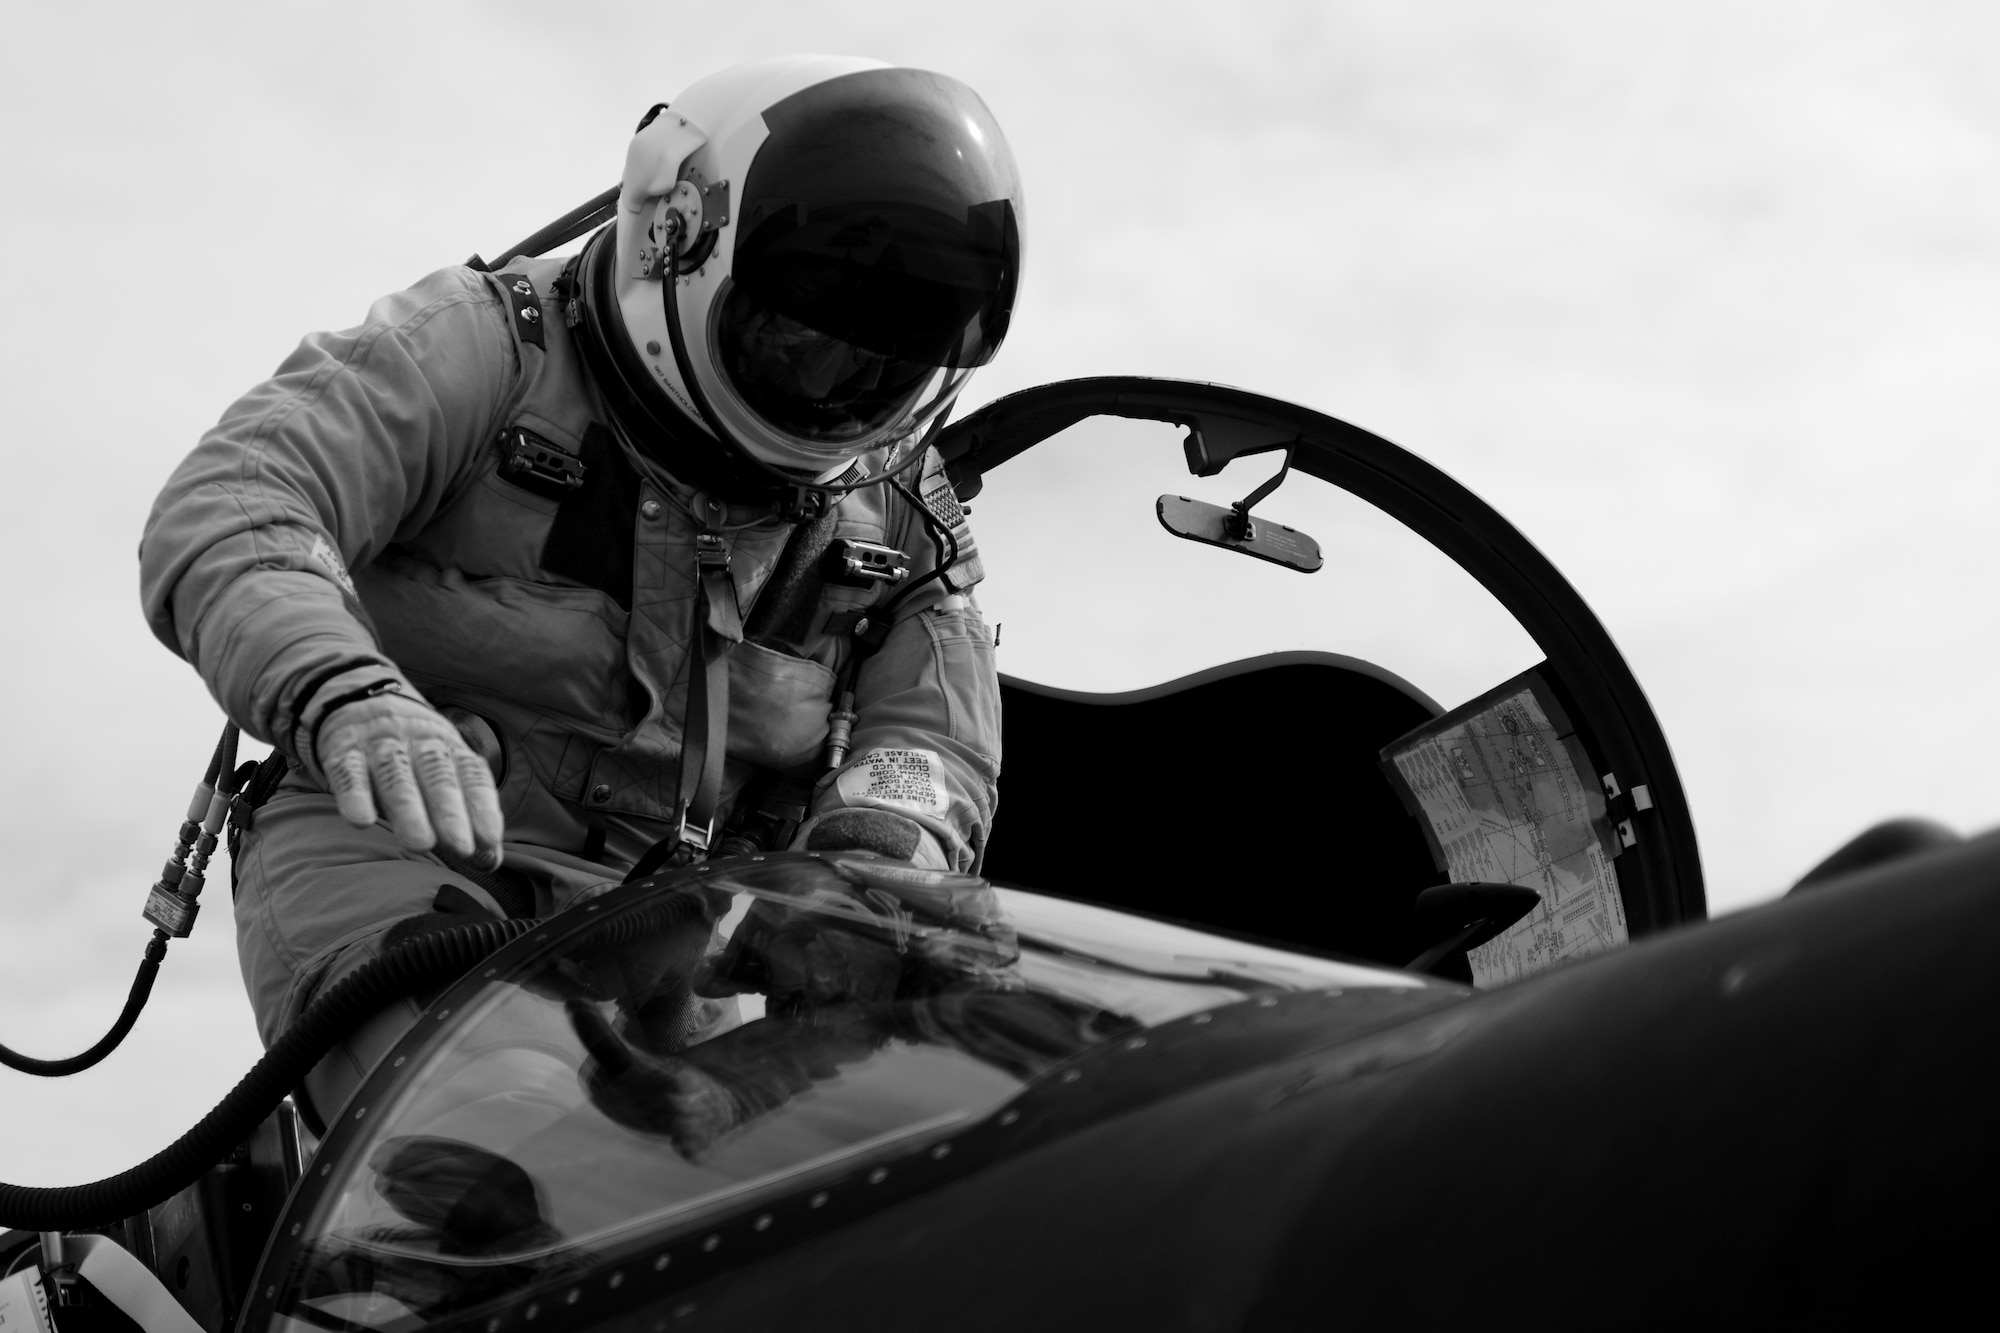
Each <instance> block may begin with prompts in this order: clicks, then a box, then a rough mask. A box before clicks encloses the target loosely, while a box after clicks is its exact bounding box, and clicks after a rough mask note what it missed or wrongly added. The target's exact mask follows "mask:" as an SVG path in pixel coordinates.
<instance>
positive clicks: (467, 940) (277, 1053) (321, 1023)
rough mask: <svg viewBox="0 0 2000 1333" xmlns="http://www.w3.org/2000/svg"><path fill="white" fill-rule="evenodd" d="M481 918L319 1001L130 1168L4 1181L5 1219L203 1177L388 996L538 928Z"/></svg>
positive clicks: (374, 964)
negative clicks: (90, 1177)
mask: <svg viewBox="0 0 2000 1333" xmlns="http://www.w3.org/2000/svg"><path fill="white" fill-rule="evenodd" d="M541 924H542V922H541V921H540V920H518V921H481V922H476V923H474V924H472V925H465V926H452V927H450V928H448V929H445V930H438V931H433V932H431V933H430V934H427V935H418V936H415V937H413V938H411V939H409V940H408V941H406V942H404V943H403V944H400V945H398V946H397V947H396V948H394V949H391V950H390V951H389V952H387V953H385V954H383V955H382V956H381V957H379V958H375V959H372V960H370V961H369V963H368V964H367V965H366V966H364V967H363V968H361V969H360V970H359V971H357V972H355V973H354V974H353V975H351V976H349V977H347V978H345V979H344V980H342V981H341V982H340V983H338V984H337V985H335V986H334V987H333V989H331V990H329V991H328V992H327V993H326V994H324V995H322V996H320V997H319V998H318V999H316V1000H314V1001H313V1002H312V1003H311V1004H310V1005H308V1006H307V1007H306V1011H305V1012H304V1013H303V1014H301V1015H299V1018H298V1021H297V1022H295V1023H293V1024H292V1026H291V1027H290V1028H288V1029H286V1031H285V1034H284V1036H282V1037H280V1038H278V1040H277V1042H276V1043H275V1044H274V1045H272V1047H271V1049H269V1050H268V1051H266V1052H264V1055H263V1058H262V1059H260V1060H258V1061H257V1063H256V1064H254V1065H252V1066H251V1067H250V1072H249V1073H247V1074H245V1075H244V1076H243V1078H242V1080H241V1081H240V1082H239V1083H237V1085H236V1086H235V1087H234V1088H232V1089H230V1091H229V1095H228V1096H226V1097H224V1098H223V1099H222V1100H221V1101H220V1102H219V1103H217V1104H216V1107H215V1109H214V1110H212V1111H210V1112H209V1113H208V1114H207V1115H205V1116H203V1117H202V1118H201V1120H200V1121H199V1122H197V1123H196V1125H195V1127H194V1128H193V1129H190V1130H189V1131H188V1132H187V1133H185V1134H183V1135H181V1136H180V1138H178V1139H176V1140H175V1141H174V1142H173V1143H171V1144H169V1145H168V1146H167V1147H165V1148H163V1149H161V1150H160V1151H159V1152H157V1153H155V1154H154V1155H153V1156H152V1157H150V1158H148V1159H147V1160H145V1161H143V1162H141V1163H139V1165H137V1166H135V1167H133V1168H132V1169H131V1170H129V1171H121V1172H120V1173H119V1174H117V1175H115V1176H106V1177H105V1178H104V1179H102V1180H96V1181H92V1182H91V1183H89V1184H87V1185H62V1186H33V1185H8V1184H0V1226H8V1227H19V1228H20V1229H21V1230H23V1231H75V1230H80V1229H82V1228H85V1227H93V1226H102V1225H104V1224H106V1223H108V1222H115V1221H118V1220H119V1219H121V1218H126V1217H131V1216H134V1215H135V1214H138V1213H142V1212H144V1211H145V1210H146V1209H148V1208H150V1207H152V1206H153V1205H154V1204H157V1203H161V1202H164V1201H165V1200H167V1199H170V1198H172V1197H173V1196H174V1195H175V1194H178V1193H179V1192H180V1191H181V1190H183V1189H186V1188H187V1187H188V1186H189V1185H192V1184H193V1183H194V1182H195V1181H197V1180H199V1179H201V1176H202V1173H203V1172H205V1171H207V1170H208V1168H209V1167H211V1166H213V1165H214V1164H215V1163H216V1162H218V1161H220V1160H221V1159H222V1158H223V1157H225V1156H226V1155H228V1153H229V1152H231V1151H232V1150H233V1149H234V1148H235V1147H236V1145H237V1144H239V1143H241V1142H243V1141H244V1140H245V1139H247V1138H249V1137H250V1135H251V1133H252V1132H253V1131H255V1130H256V1128H257V1126H258V1125H260V1124H262V1123H263V1121H264V1118H265V1117H266V1116H268V1115H270V1114H271V1112H272V1111H274V1110H276V1109H277V1106H278V1103H279V1102H281V1101H283V1100H284V1099H285V1095H286V1094H287V1093H289V1092H290V1091H291V1090H292V1089H293V1088H294V1087H296V1086H297V1085H298V1083H299V1080H300V1079H302V1078H304V1077H305V1075H306V1073H307V1071H308V1070H310V1069H311V1068H312V1067H313V1066H314V1065H316V1064H318V1063H319V1060H320V1057H322V1056H324V1055H325V1054H326V1053H327V1052H328V1051H330V1050H332V1049H333V1048H334V1046H335V1045H336V1044H337V1043H338V1042H339V1041H340V1040H341V1039H342V1038H344V1037H345V1036H347V1034H348V1033H349V1032H351V1031H353V1029H354V1028H355V1027H356V1025H358V1024H359V1023H360V1022H361V1021H362V1020H363V1019H366V1018H368V1017H369V1016H371V1015H373V1014H374V1013H376V1012H377V1011H379V1010H380V1009H381V1008H382V1006H383V1005H385V1004H387V1003H389V1002H390V1001H391V1000H396V999H401V998H402V997H404V996H406V995H409V994H411V993H412V992H414V991H417V990H419V989H421V988H422V987H423V986H424V985H425V984H426V983H433V984H434V983H436V982H438V981H448V980H450V979H452V978H455V977H457V976H459V975H460V974H462V973H463V972H464V971H465V970H466V969H467V968H470V967H471V966H472V965H473V964H474V963H477V962H479V961H480V960H481V959H483V958H485V957H486V956H487V955H488V954H490V953H492V952H493V951H494V950H496V949H498V948H499V947H500V946H501V945H503V944H506V943H507V942H508V941H509V940H512V939H515V938H516V937H518V936H521V935H525V934H527V933H528V932H529V931H531V930H533V929H534V928H535V927H537V926H539V925H541Z"/></svg>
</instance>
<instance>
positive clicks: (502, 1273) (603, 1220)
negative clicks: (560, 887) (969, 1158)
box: [250, 853, 1423, 1331]
mask: <svg viewBox="0 0 2000 1333" xmlns="http://www.w3.org/2000/svg"><path fill="white" fill-rule="evenodd" d="M1422 985H1423V982H1422V981H1421V979H1419V978H1414V977H1409V976H1405V975H1401V974H1397V973H1393V972H1388V971H1383V970H1377V969H1374V968H1370V967H1366V966H1362V965H1359V964H1351V963H1345V962H1339V961H1333V960H1328V959H1323V958H1315V957H1308V956H1304V955H1299V954H1293V953H1289V952H1285V951H1282V950H1278V949H1272V948H1266V947H1262V946H1259V945H1255V944H1249V943H1245V942H1241V941H1238V940H1233V939H1226V938H1222V937H1219V936H1213V935H1207V934H1203V933H1200V932H1197V931H1194V930H1189V929H1185V928H1182V927H1178V926H1173V925H1169V924H1165V923H1160V922H1154V921H1148V920H1144V919H1140V918H1134V917H1130V916H1126V915H1123V914H1118V913H1113V912H1109V911H1105V910H1103V909H1100V908H1094V907H1088V906H1084V905H1081V904H1077V903H1072V902H1066V901H1062V900H1058V899H1053V898H1047V897H1042V896H1039V895H1036V894H1030V893H1026V892H1020V891H1011V890H1004V889H1002V890H996V889H993V888H991V887H989V886H988V885H987V884H986V883H985V881H983V880H979V879H976V878H974V877H971V876H963V875H952V874H946V873H943V872H934V871H922V870H916V869H913V868H912V867H909V866H907V865H903V864H899V863H893V862H886V861H881V860H877V859H874V858H872V857H870V856H868V855H867V854H865V853H864V854H841V855H837V856H832V857H820V856H816V855H809V854H803V853H797V854H783V855H774V856H770V857H764V858H759V859H756V860H754V861H745V862H737V863H728V862H724V863H719V864H717V865H714V866H708V867H702V868H700V869H698V870H695V871H692V872H687V873H683V874H680V875H676V876H670V877H663V878H662V879H661V880H657V881H646V882H641V883H639V884H634V885H629V886H626V887H624V888H621V889H618V890H615V891H613V892H611V893H609V894H607V895H605V896H604V897H603V898H601V899H598V900H596V901H594V902H591V903H588V904H585V905H584V906H582V907H580V908H578V909H576V910H574V911H572V912H570V913H568V914H566V915H565V916H564V917H563V918H561V919H560V920H558V921H556V922H552V923H550V924H549V925H546V926H544V927H542V928H541V929H539V930H537V931H536V932H535V933H534V934H533V935H531V936H530V937H528V938H527V939H524V940H521V941H518V942H516V944H514V945H513V946H510V948H509V949H508V950H507V951H506V952H504V953H502V954H500V955H496V956H495V958H494V959H493V961H492V962H491V963H489V964H488V965H487V966H486V967H485V968H483V969H481V970H480V973H479V974H478V975H475V976H473V977H470V978H468V979H467V980H465V981H463V982H461V983H459V985H458V987H457V988H456V989H455V990H454V991H453V992H451V993H449V994H447V995H446V996H445V997H443V998H442V999H440V1000H439V1001H438V1002H437V1004H436V1005H435V1006H434V1007H433V1009H432V1011H431V1013H430V1014H429V1015H427V1017H426V1019H425V1020H424V1021H423V1022H422V1023H421V1024H420V1025H419V1027H418V1029H417V1030H416V1031H415V1032H413V1033H412V1034H411V1036H410V1037H409V1038H407V1039H406V1040H405V1042H404V1044H403V1046H402V1047H400V1048H399V1049H398V1050H397V1052H396V1053H395V1054H394V1055H393V1056H391V1057H390V1058H389V1059H388V1060H386V1061H385V1062H384V1064H383V1066H382V1067H381V1068H380V1069H378V1071H377V1073H376V1075H375V1076H374V1077H373V1078H372V1079H371V1081H370V1082H369V1083H368V1084H367V1085H366V1086H365V1087H364V1088H363V1090H362V1091H361V1092H360V1093H359V1094H357V1095H356V1097H355V1099H354V1101H353V1102H351V1103H350V1104H349V1106H348V1107H347V1108H346V1109H345V1111H344V1112H343V1113H342V1116H341V1118H340V1120H339V1122H338V1123H337V1124H336V1125H335V1126H334V1127H333V1128H332V1130H331V1131H330V1135H329V1138H328V1140H327V1142H326V1143H325V1144H324V1145H323V1146H322V1148H321V1150H320V1153H319V1157H318V1160H319V1161H320V1162H321V1163H323V1165H322V1166H321V1167H319V1168H318V1169H317V1171H316V1172H315V1173H314V1174H313V1175H312V1176H310V1177H309V1178H308V1180H307V1181H306V1182H305V1184H304V1185H303V1186H302V1187H301V1191H300V1194H299V1196H298V1197H297V1198H295V1199H294V1200H293V1204H292V1208H291V1217H292V1223H291V1224H290V1225H289V1226H287V1227H285V1228H282V1229H281V1231H280V1234H279V1236H278V1238H277V1242H276V1244H275V1246H274V1248H273V1251H272V1253H271V1254H270V1255H268V1256H267V1257H266V1264H265V1273H266V1277H265V1279H264V1281H265V1284H266V1288H267V1289H266V1290H264V1291H260V1292H257V1293H255V1294H254V1295H253V1308H252V1310H251V1312H250V1313H251V1315H252V1317H253V1318H254V1317H255V1316H256V1315H257V1314H259V1313H260V1311H259V1309H258V1308H257V1307H258V1306H262V1307H263V1311H264V1312H267V1313H268V1316H269V1319H270V1322H271V1323H272V1324H273V1326H275V1327H283V1328H314V1329H340V1330H349V1331H351V1330H357V1329H367V1330H377V1329H379V1330H391V1329H393V1330H403V1329H411V1328H415V1327H418V1326H423V1327H430V1326H434V1325H438V1324H450V1325H454V1326H456V1325H458V1324H461V1323H463V1324H464V1326H466V1327H473V1326H475V1325H476V1326H478V1327H480V1328H481V1329H482V1330H484V1329H486V1328H487V1327H488V1324H489V1320H490V1319H492V1318H494V1317H496V1316H495V1315H494V1313H493V1312H495V1311H498V1310H501V1309H503V1308H504V1309H505V1310H507V1311H508V1312H509V1319H510V1321H511V1320H512V1319H513V1318H514V1317H515V1316H518V1315H519V1314H520V1313H521V1311H522V1310H523V1309H525V1310H526V1311H527V1313H528V1316H529V1317H531V1318H532V1317H533V1316H534V1314H535V1312H536V1311H537V1310H539V1309H541V1308H543V1307H544V1306H548V1307H550V1308H551V1309H553V1308H556V1307H559V1306H560V1305H561V1303H563V1302H565V1301H569V1302H575V1301H578V1300H580V1299H582V1296H581V1295H572V1294H570V1293H572V1292H575V1293H583V1292H585V1291H589V1292H593V1293H595V1294H596V1296H598V1297H601V1298H604V1299H610V1295H609V1293H611V1292H612V1291H614V1290H615V1289H617V1288H619V1287H621V1286H623V1285H624V1284H625V1283H626V1282H627V1281H631V1282H632V1283H633V1286H632V1288H631V1293H632V1294H634V1295H636V1294H637V1292H638V1290H639V1288H640V1286H641V1285H642V1283H641V1282H640V1279H641V1278H642V1277H643V1276H646V1275H651V1274H656V1273H662V1272H664V1270H666V1269H667V1268H668V1267H669V1266H670V1265H672V1264H673V1263H675V1262H676V1257H677V1255H680V1254H682V1253H683V1252H685V1251H688V1250H689V1249H690V1248H692V1249H696V1250H698V1249H699V1247H701V1246H703V1245H712V1244H714V1243H716V1242H717V1237H718V1235H719V1234H720V1232H718V1231H717V1230H716V1228H717V1227H718V1226H719V1222H720V1220H721V1219H724V1218H738V1217H743V1216H746V1215H754V1216H758V1217H762V1218H763V1219H764V1224H766V1225H768V1224H769V1219H770V1218H771V1217H772V1216H773V1215H774V1214H776V1213H779V1212H782V1211H783V1209H784V1207H785V1206H787V1204H788V1201H789V1202H790V1203H797V1202H798V1201H799V1200H801V1199H803V1200H804V1203H803V1208H804V1209H805V1210H806V1211H811V1210H815V1209H821V1208H833V1209H836V1210H837V1209H838V1208H839V1207H840V1206H841V1205H842V1202H843V1198H844V1196H845V1195H848V1194H852V1193H855V1192H866V1191H870V1190H880V1189H882V1188H884V1187H885V1186H887V1185H888V1184H889V1183H890V1182H889V1179H888V1178H889V1177H890V1176H891V1174H892V1173H895V1174H897V1175H898V1176H901V1175H904V1174H907V1173H908V1171H909V1170H910V1169H911V1168H910V1167H909V1165H908V1164H909V1163H911V1162H913V1161H916V1162H925V1163H931V1162H937V1161H941V1160H943V1159H944V1158H945V1156H946V1155H948V1154H949V1153H950V1152H951V1151H952V1150H953V1148H954V1146H956V1145H959V1144H961V1143H962V1142H963V1141H964V1140H965V1139H966V1138H967V1137H968V1136H970V1135H972V1134H974V1133H975V1132H976V1131H977V1130H978V1127H980V1126H982V1125H985V1126H992V1125H996V1124H999V1123H1001V1122H1003V1121H1005V1120H1006V1118H1007V1116H1008V1115H1009V1109H1008V1108H1009V1107H1010V1106H1011V1105H1014V1104H1016V1103H1017V1101H1018V1099H1019V1098H1020V1097H1021V1096H1022V1095H1023V1093H1024V1091H1026V1090H1028V1089H1030V1088H1033V1087H1035V1086H1037V1085H1041V1084H1046V1083H1050V1082H1056V1083H1060V1082H1061V1081H1062V1080H1063V1078H1064V1077H1065V1074H1066V1072H1067V1071H1069V1070H1072V1069H1074V1068H1076V1067H1077V1066H1078V1065H1079V1064H1080V1063H1081V1062H1084V1061H1087V1060H1088V1059H1090V1058H1091V1056H1092V1053H1093V1052H1095V1051H1098V1050H1100V1049H1101V1048H1104V1047H1106V1046H1108V1045H1115V1044H1130V1043H1133V1042H1139V1043H1141V1044H1143V1042H1144V1040H1145V1039H1146V1037H1147V1036H1148V1034H1149V1033H1152V1032H1154V1031H1156V1030H1158V1029H1161V1028H1164V1027H1168V1026H1171V1025H1174V1024H1181V1023H1205V1022H1207V1021H1208V1018H1209V1015H1211V1014H1212V1013H1213V1012H1215V1011H1217V1010H1220V1009H1222V1008H1224V1007H1225V1006H1232V1005H1243V1004H1246V1003H1247V1004H1250V1005H1253V1006H1254V1005H1255V1003H1256V1002H1257V1001H1258V1000H1260V999H1264V1000H1266V1001H1268V1000H1269V999H1270V998H1271V997H1275V996H1282V995H1285V994H1287V993H1296V992H1337V991H1341V990H1356V989H1361V990H1366V989H1370V988H1375V989H1385V990H1387V989H1395V990H1408V989H1412V988H1420V987H1422ZM752 1225H753V1226H755V1225H756V1223H754V1222H753V1224H752ZM586 1277H587V1278H588V1279H589V1280H588V1281H587V1282H586V1281H585V1279H586ZM257 1296H262V1297H264V1300H263V1301H262V1302H258V1301H256V1299H255V1298H256V1297H257ZM524 1302H525V1305H524ZM494 1327H496V1328H497V1327H498V1326H497V1325H495V1326H494Z"/></svg>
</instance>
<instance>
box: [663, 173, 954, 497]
mask: <svg viewBox="0 0 2000 1333" xmlns="http://www.w3.org/2000/svg"><path fill="white" fill-rule="evenodd" d="M666 228H667V234H666V237H665V244H664V245H663V246H662V247H661V248H662V250H664V251H665V253H666V254H667V255H668V256H670V258H668V260H667V262H666V264H665V265H664V267H665V269H666V271H665V272H664V273H662V274H661V275H660V308H661V312H662V313H663V314H664V315H665V316H666V320H667V342H668V344H669V345H670V346H671V347H672V348H673V351H674V368H675V369H676V370H678V371H679V372H680V376H681V383H682V384H683V385H684V386H686V388H687V393H688V397H689V398H690V399H692V400H693V402H694V407H695V411H696V412H698V413H700V414H701V419H702V422H703V423H704V424H705V425H706V426H707V427H708V429H709V431H710V433H712V434H713V435H714V436H715V438H716V440H717V441H718V442H720V443H721V445H722V447H723V448H725V449H729V450H732V451H733V452H734V453H735V454H736V455H737V456H738V457H739V458H744V459H748V460H749V461H750V463H751V464H752V465H753V466H754V467H756V468H757V469H758V470H759V471H761V472H763V473H764V474H765V475H767V476H769V477H770V478H771V479H772V480H774V481H776V482H779V483H780V484H781V485H783V486H784V488H785V495H786V496H787V502H786V505H785V508H786V510H787V511H789V512H794V513H797V514H798V515H799V516H800V517H802V518H813V517H816V516H818V515H820V514H823V513H825V512H826V511H827V510H828V509H829V508H831V507H832V506H833V504H834V502H835V501H836V500H838V499H840V497H842V496H844V495H847V494H849V493H850V492H853V491H860V490H866V489H867V488H869V487H870V486H880V485H882V484H884V483H885V482H890V481H893V480H895V479H896V478H897V477H900V476H902V475H903V474H904V473H906V472H908V471H909V470H910V469H911V468H912V467H916V466H920V465H921V464H922V463H923V459H924V454H925V452H926V451H927V450H928V449H929V448H930V443H931V440H932V439H934V438H935V437H936V436H937V433H938V432H939V431H940V430H942V429H943V428H944V423H945V420H946V418H948V417H949V416H950V415H951V404H950V403H946V404H944V406H943V407H942V408H941V409H939V410H938V411H937V412H936V414H935V416H934V417H933V418H932V420H931V424H930V428H929V429H928V430H926V431H925V432H924V437H923V439H922V440H920V441H919V442H918V444H917V447H916V448H914V449H912V450H911V451H910V456H909V458H907V459H905V460H904V461H903V462H901V463H899V464H897V465H896V466H895V467H893V468H890V469H888V470H887V471H885V472H883V473H882V475H880V476H878V477H869V478H867V479H865V480H862V481H856V482H849V483H847V484H846V485H839V484H835V483H829V482H820V481H801V480H800V479H799V478H797V477H795V476H793V475H791V474H790V473H788V472H785V471H783V470H782V469H780V468H776V467H773V466H772V465H771V464H769V463H767V462H765V461H764V460H763V459H761V458H759V457H758V456H757V455H756V454H754V453H752V452H751V451H750V449H749V448H748V447H747V446H745V445H744V444H743V443H742V442H741V441H740V440H738V439H737V438H736V436H735V435H734V434H732V433H731V432H730V430H729V428H728V427H727V426H725V425H723V424H722V419H721V418H720V417H719V416H718V415H717V414H716V411H715V408H714V407H712V406H711V405H710V404H709V401H708V395H707V394H706V393H704V392H702V388H701V383H700V381H698V380H697V379H696V378H695V374H694V366H693V364H692V363H691V362H690V361H689V360H688V351H687V339H686V338H685V337H684V336H683V335H682V333H681V313H680V300H679V298H678V296H677V295H676V289H677V288H678V287H679V286H680V253H681V250H682V248H683V247H682V242H683V240H684V239H685V237H686V229H687V223H686V221H685V220H684V219H683V218H682V217H681V215H680V213H679V212H677V211H673V210H669V212H668V213H667V219H666ZM905 438H907V436H906V437H905ZM890 447H891V448H894V447H895V446H893V445H892V446H890Z"/></svg>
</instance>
